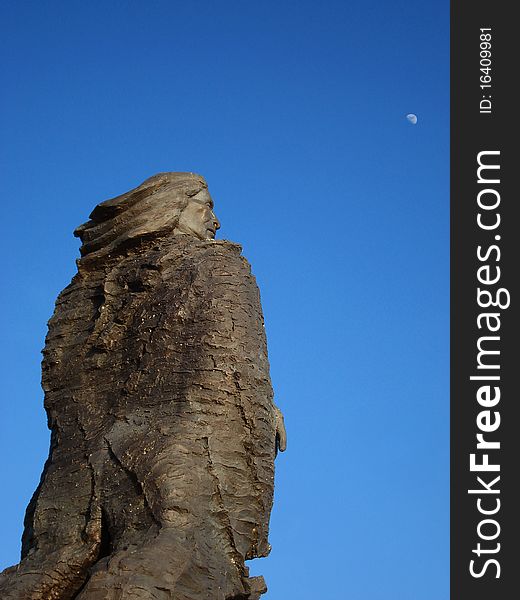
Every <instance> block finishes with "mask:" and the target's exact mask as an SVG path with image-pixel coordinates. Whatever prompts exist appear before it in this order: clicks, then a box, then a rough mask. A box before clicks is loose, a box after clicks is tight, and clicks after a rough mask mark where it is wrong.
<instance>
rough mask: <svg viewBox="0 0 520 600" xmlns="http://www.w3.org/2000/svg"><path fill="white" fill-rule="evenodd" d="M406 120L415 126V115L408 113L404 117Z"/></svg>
mask: <svg viewBox="0 0 520 600" xmlns="http://www.w3.org/2000/svg"><path fill="white" fill-rule="evenodd" d="M406 118H407V119H408V120H409V121H410V123H411V124H412V125H417V115H414V114H413V113H409V114H407V115H406Z"/></svg>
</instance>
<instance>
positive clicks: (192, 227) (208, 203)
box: [177, 189, 220, 240]
mask: <svg viewBox="0 0 520 600" xmlns="http://www.w3.org/2000/svg"><path fill="white" fill-rule="evenodd" d="M217 229H220V223H219V220H218V219H217V217H216V216H215V213H214V212H213V200H212V199H211V196H210V195H209V192H208V190H206V189H203V190H201V191H200V192H198V193H197V194H195V196H192V197H191V198H190V199H189V201H188V204H187V206H186V208H185V209H184V210H183V211H182V213H181V215H180V217H179V223H178V225H177V230H178V231H180V232H182V233H187V234H189V235H194V236H195V237H197V238H199V239H200V240H212V239H214V238H215V233H216V232H217Z"/></svg>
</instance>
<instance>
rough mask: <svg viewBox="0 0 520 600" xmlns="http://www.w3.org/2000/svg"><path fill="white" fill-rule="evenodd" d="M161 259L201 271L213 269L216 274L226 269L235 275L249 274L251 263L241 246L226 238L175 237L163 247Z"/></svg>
mask: <svg viewBox="0 0 520 600" xmlns="http://www.w3.org/2000/svg"><path fill="white" fill-rule="evenodd" d="M162 261H163V262H164V263H172V262H176V263H179V261H182V262H183V263H184V264H186V265H187V264H191V265H193V266H196V267H197V270H199V271H201V272H204V271H210V272H211V271H213V272H214V273H215V274H216V273H217V272H221V271H222V270H226V269H227V270H229V271H230V273H231V272H233V273H236V275H237V276H238V275H247V276H251V265H250V264H249V262H248V260H247V259H246V258H245V257H244V256H243V255H242V246H241V245H240V244H237V243H235V242H230V241H228V240H195V239H193V238H181V239H176V240H173V241H172V242H171V243H169V244H168V245H167V247H165V248H164V256H163V259H162Z"/></svg>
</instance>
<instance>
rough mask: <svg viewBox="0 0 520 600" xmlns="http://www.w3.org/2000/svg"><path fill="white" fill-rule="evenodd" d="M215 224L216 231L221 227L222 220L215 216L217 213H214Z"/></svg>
mask: <svg viewBox="0 0 520 600" xmlns="http://www.w3.org/2000/svg"><path fill="white" fill-rule="evenodd" d="M213 224H214V225H215V231H217V230H218V229H220V221H219V220H218V219H217V217H216V216H215V213H213Z"/></svg>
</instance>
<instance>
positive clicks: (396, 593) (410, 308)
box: [0, 0, 449, 600]
mask: <svg viewBox="0 0 520 600" xmlns="http://www.w3.org/2000/svg"><path fill="white" fill-rule="evenodd" d="M0 11H1V14H0V22H1V32H0V52H1V55H2V57H3V61H2V62H3V65H2V67H1V73H0V76H1V82H2V93H1V95H0V102H1V111H0V119H1V123H0V129H1V148H0V177H1V182H2V188H3V189H2V195H3V202H2V235H1V240H0V244H1V248H0V252H1V256H2V257H3V260H2V277H1V286H2V293H1V295H0V302H1V307H0V315H1V320H2V323H1V332H2V344H1V349H0V352H1V356H0V365H1V377H2V426H1V427H2V435H1V448H0V461H1V465H0V466H1V472H2V484H3V485H2V487H3V489H2V494H1V496H0V514H1V516H2V536H1V537H2V543H1V548H0V567H4V566H7V565H10V564H13V563H15V562H17V560H18V553H19V546H20V542H19V538H20V535H21V531H22V521H23V514H24V511H25V507H26V504H27V502H28V500H29V498H30V496H31V494H32V492H33V490H34V489H35V487H36V485H37V483H38V480H39V476H40V473H41V470H42V467H43V463H44V460H45V458H46V455H47V450H48V443H49V434H48V430H47V428H46V420H45V414H44V411H43V407H42V401H43V397H42V392H41V389H40V385H39V381H40V350H41V348H42V347H43V343H44V336H45V333H46V322H47V320H48V318H49V317H50V316H51V314H52V311H53V306H54V300H55V298H56V295H57V294H58V292H59V291H60V290H61V289H62V288H63V287H64V286H65V285H67V284H68V282H69V281H70V278H71V277H72V275H73V274H74V272H75V264H74V259H75V258H76V257H77V256H78V241H77V240H76V239H75V238H73V236H72V230H73V229H74V228H75V227H76V226H77V225H79V224H80V223H82V222H83V221H85V220H86V218H87V216H88V214H89V212H90V210H91V209H92V208H93V206H94V205H95V204H97V203H98V202H100V201H102V200H104V199H107V198H110V197H112V196H115V195H117V194H119V193H122V192H125V191H127V190H128V189H130V188H132V187H134V186H136V185H138V184H139V183H141V181H142V180H144V179H145V178H147V177H149V176H150V175H153V174H154V173H157V172H159V171H183V170H186V171H195V172H198V173H200V174H202V175H204V176H205V177H206V179H207V180H208V182H209V186H210V191H211V193H212V195H213V197H214V199H215V206H216V213H217V215H218V217H219V218H220V220H221V222H222V229H221V231H220V232H219V236H218V237H220V238H227V239H230V240H233V241H237V242H240V243H242V244H243V246H244V254H245V256H246V257H247V258H248V259H249V260H250V262H251V263H252V265H253V271H254V273H255V274H256V276H257V279H258V283H259V285H260V288H261V293H262V300H263V307H264V312H265V319H266V327H267V335H268V342H269V351H270V361H271V369H272V379H273V383H274V387H275V391H276V398H277V402H278V404H279V405H280V407H281V408H282V409H283V411H284V413H285V415H286V423H287V429H288V436H289V447H288V450H287V452H286V454H285V455H281V456H280V457H279V458H278V459H277V482H276V499H275V508H274V511H273V515H272V520H271V543H272V545H273V551H272V553H271V555H270V557H269V558H267V559H263V560H261V561H255V562H253V563H252V564H251V567H252V571H253V573H262V574H264V575H265V577H266V579H267V583H268V585H269V588H270V591H269V593H268V595H267V596H266V598H267V599H272V600H275V599H276V598H288V599H292V598H295V599H296V598H298V599H299V600H316V599H317V598H338V599H343V598H344V599H345V600H446V599H447V598H448V596H449V593H448V560H449V556H448V550H449V548H448V533H449V532H448V516H449V515H448V508H449V506H448V499H449V497H448V484H449V479H448V473H449V469H448V467H449V464H448V452H449V447H448V424H449V421H448V414H449V412H448V347H449V346H448V325H449V323H448V306H449V304H448V243H449V238H448V227H449V223H448V215H449V211H448V202H449V196H448V194H449V168H448V161H449V112H448V111H449V88H448V85H449V81H448V75H449V72H448V66H449V65H448V59H449V47H448V43H449V39H448V35H449V30H448V27H449V5H448V2H447V1H445V0H440V1H439V0H428V1H424V0H415V1H412V0H401V1H399V0H397V1H392V2H388V1H385V0H378V1H375V0H350V1H345V0H343V1H338V2H334V1H322V2H305V1H297V2H296V1H295V2H289V1H283V0H279V1H276V2H274V1H265V0H262V1H258V2H245V1H241V2H239V1H236V2H229V1H219V2H211V1H206V2H198V1H186V0H185V1H183V2H175V1H146V2H145V1H144V0H142V1H139V2H137V1H133V2H132V1H115V0H110V1H100V0H97V1H90V2H80V1H78V0H71V1H64V0H63V1H60V2H57V1H46V2H37V1H36V0H34V1H29V2H15V1H14V0H13V1H8V0H6V1H3V2H1V5H0ZM409 112H414V113H416V114H417V115H418V117H419V122H418V124H417V125H415V126H414V125H412V124H410V123H409V122H408V121H407V120H406V118H405V115H406V114H407V113H409Z"/></svg>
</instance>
